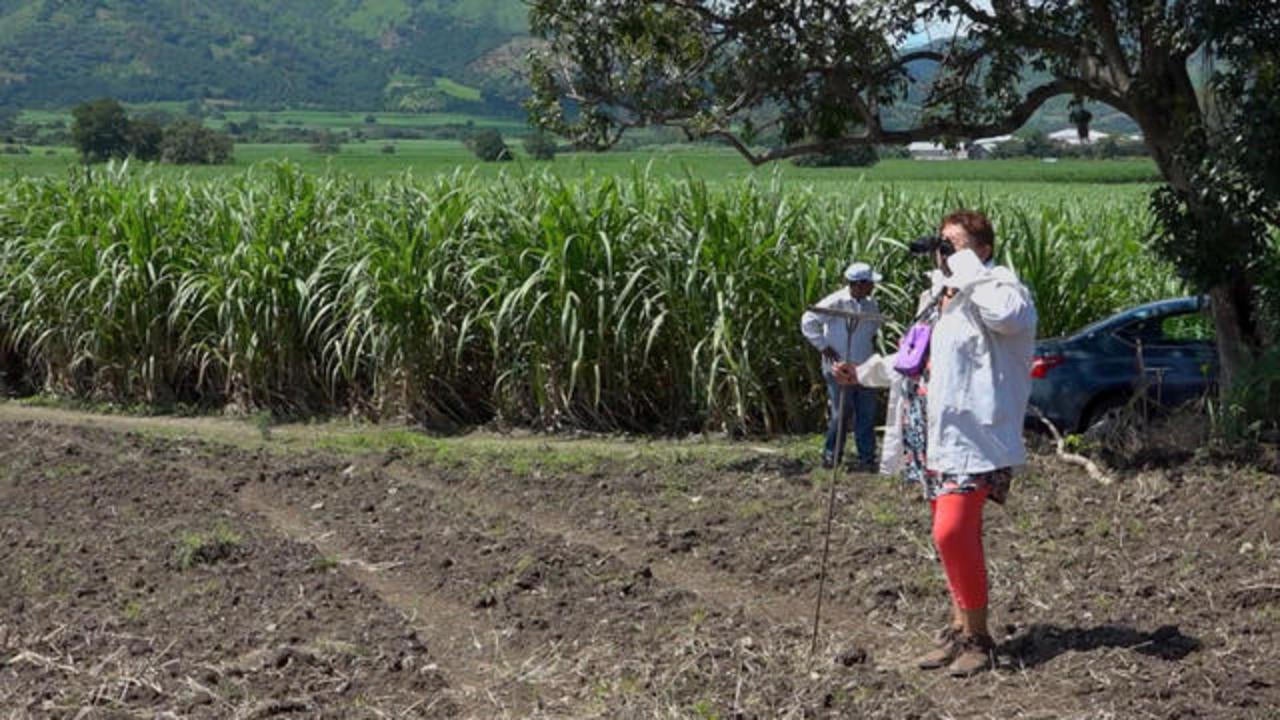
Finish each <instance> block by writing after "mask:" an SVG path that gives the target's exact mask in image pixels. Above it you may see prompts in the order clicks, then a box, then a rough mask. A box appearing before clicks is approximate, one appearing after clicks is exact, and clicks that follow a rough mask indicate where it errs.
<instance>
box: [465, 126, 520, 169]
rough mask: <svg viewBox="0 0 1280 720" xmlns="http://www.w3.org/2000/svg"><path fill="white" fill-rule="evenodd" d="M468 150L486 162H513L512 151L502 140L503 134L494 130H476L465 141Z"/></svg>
mask: <svg viewBox="0 0 1280 720" xmlns="http://www.w3.org/2000/svg"><path fill="white" fill-rule="evenodd" d="M463 144H464V145H466V147H467V149H468V150H470V151H471V152H473V153H475V156H476V157H478V158H480V159H481V160H483V161H485V162H504V161H507V160H511V159H512V156H511V150H510V149H508V148H507V143H506V142H504V141H503V139H502V133H500V132H498V131H497V130H495V129H493V128H484V129H483V130H476V131H475V132H473V133H471V134H470V135H468V136H467V137H466V139H464V140H463Z"/></svg>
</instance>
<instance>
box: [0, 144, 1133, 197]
mask: <svg viewBox="0 0 1280 720" xmlns="http://www.w3.org/2000/svg"><path fill="white" fill-rule="evenodd" d="M509 143H510V144H511V145H512V148H513V150H515V151H516V154H517V160H516V161H514V162H508V163H482V162H479V161H478V160H476V159H475V157H474V156H472V155H471V153H470V152H469V151H467V150H466V149H465V148H464V147H463V146H462V144H461V143H460V142H457V141H453V140H398V141H368V142H357V143H347V144H346V145H343V147H342V151H341V152H340V153H338V154H336V155H319V154H316V153H313V152H311V151H310V150H309V149H308V148H307V147H306V146H304V145H238V146H236V151H235V163H234V164H232V165H227V166H218V167H171V166H163V167H161V168H159V170H160V172H162V173H165V174H170V175H172V176H174V177H181V176H185V177H192V178H209V177H223V176H227V175H234V174H239V173H243V172H246V171H247V170H248V169H249V168H251V167H252V166H254V165H257V164H260V163H262V162H265V161H268V160H289V161H290V162H294V163H296V164H298V165H299V166H300V167H301V168H302V169H304V170H307V171H310V172H319V173H322V172H326V171H331V170H332V171H337V172H341V173H349V174H351V175H354V176H356V177H360V178H365V179H385V178H391V177H395V176H399V175H402V174H405V173H409V174H412V175H414V176H416V177H420V178H425V177H430V176H434V175H438V174H441V173H453V172H457V171H463V172H469V173H476V174H477V175H479V176H481V177H496V176H498V175H499V174H500V173H507V174H522V173H524V172H527V171H529V170H531V169H532V170H538V171H541V170H543V169H549V170H552V171H553V172H555V173H556V174H557V175H559V176H561V177H565V178H575V177H583V176H587V175H598V176H599V175H604V176H627V175H631V174H632V173H635V172H648V173H649V174H651V175H653V176H655V177H675V178H679V177H685V176H689V177H695V178H699V179H702V180H707V181H710V182H717V183H719V182H733V181H737V180H741V179H744V178H748V177H753V178H756V179H759V180H767V181H772V180H775V179H776V180H778V181H779V182H782V183H785V184H787V185H792V186H812V187H814V188H817V189H822V190H824V191H828V192H841V191H843V190H848V191H853V190H855V189H857V188H866V187H867V186H883V185H886V184H888V185H903V186H905V187H910V188H911V189H913V190H919V191H923V192H935V191H944V190H946V189H953V190H956V191H961V192H965V193H966V194H968V193H972V192H982V193H988V194H993V195H1008V194H1020V195H1027V194H1032V195H1038V196H1046V197H1048V198H1049V199H1052V197H1054V196H1060V197H1063V198H1065V197H1068V196H1079V195H1081V194H1083V195H1090V196H1098V197H1103V196H1114V195H1116V194H1121V195H1124V194H1129V195H1132V196H1133V197H1134V198H1135V199H1136V198H1139V197H1141V196H1142V195H1144V194H1145V193H1146V191H1147V190H1148V189H1149V187H1150V184H1152V183H1154V182H1156V181H1157V180H1158V176H1157V174H1156V170H1155V166H1154V165H1153V164H1152V163H1151V161H1149V160H1147V159H1136V160H1132V159H1130V160H1108V161H1100V160H1062V161H1060V162H1057V163H1044V162H1040V161H1037V160H983V161H950V162H926V161H918V160H884V161H881V162H880V163H879V164H877V165H875V166H874V167H871V168H801V167H796V166H794V165H792V164H790V163H786V162H783V163H775V164H773V165H768V166H763V167H757V168H753V167H752V166H751V165H750V164H748V163H747V162H746V161H745V160H743V159H742V158H741V157H739V156H738V155H737V154H735V153H733V152H732V151H729V150H725V149H718V148H701V147H697V148H690V147H679V148H670V147H658V148H653V149H641V150H631V151H625V152H610V153H565V154H561V155H560V156H558V157H557V158H556V159H555V160H554V161H550V162H537V161H532V160H529V159H528V158H525V157H523V156H522V153H521V150H520V147H519V141H518V140H517V139H509ZM386 146H392V147H394V148H395V152H394V153H393V154H388V153H385V152H384V151H383V148H384V147H386ZM31 151H32V154H30V155H0V175H3V176H9V177H20V176H48V175H61V174H63V173H65V172H67V170H68V169H69V168H74V167H78V162H77V160H76V157H75V153H74V152H73V151H72V150H71V149H70V148H57V149H53V150H52V151H51V150H50V149H47V148H32V149H31ZM50 152H52V153H53V154H48V153H50Z"/></svg>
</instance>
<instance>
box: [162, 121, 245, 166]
mask: <svg viewBox="0 0 1280 720" xmlns="http://www.w3.org/2000/svg"><path fill="white" fill-rule="evenodd" d="M232 147H233V143H232V141H231V138H230V136H228V135H227V134H225V133H220V132H218V131H216V130H211V129H209V128H207V127H205V126H203V125H201V124H200V122H199V121H198V120H192V119H190V118H183V119H181V120H178V121H176V122H174V123H173V124H172V125H170V126H169V127H167V128H165V130H164V139H163V141H162V142H161V143H160V158H161V159H162V160H163V161H164V162H167V163H173V164H175V165H221V164H225V163H229V162H231V150H232Z"/></svg>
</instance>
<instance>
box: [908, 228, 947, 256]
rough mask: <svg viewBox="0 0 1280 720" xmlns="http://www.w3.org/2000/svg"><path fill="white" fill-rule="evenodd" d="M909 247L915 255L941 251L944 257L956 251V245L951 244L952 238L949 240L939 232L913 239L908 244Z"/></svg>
mask: <svg viewBox="0 0 1280 720" xmlns="http://www.w3.org/2000/svg"><path fill="white" fill-rule="evenodd" d="M907 249H908V250H910V251H911V253H912V254H913V255H932V254H934V253H935V252H936V253H941V254H942V257H947V256H948V255H950V254H951V253H954V252H955V251H956V248H955V246H954V245H952V244H951V241H950V240H947V239H946V238H944V237H942V236H941V235H937V234H934V235H921V236H920V237H918V238H916V239H915V240H912V241H911V243H910V244H909V245H907Z"/></svg>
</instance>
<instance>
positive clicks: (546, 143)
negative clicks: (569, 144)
mask: <svg viewBox="0 0 1280 720" xmlns="http://www.w3.org/2000/svg"><path fill="white" fill-rule="evenodd" d="M524 151H525V152H527V153H529V157H531V158H533V159H534V160H554V159H555V157H556V139H555V138H554V137H553V136H552V135H551V134H550V133H546V132H541V131H538V132H534V133H530V134H529V135H526V136H525V138H524Z"/></svg>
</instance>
